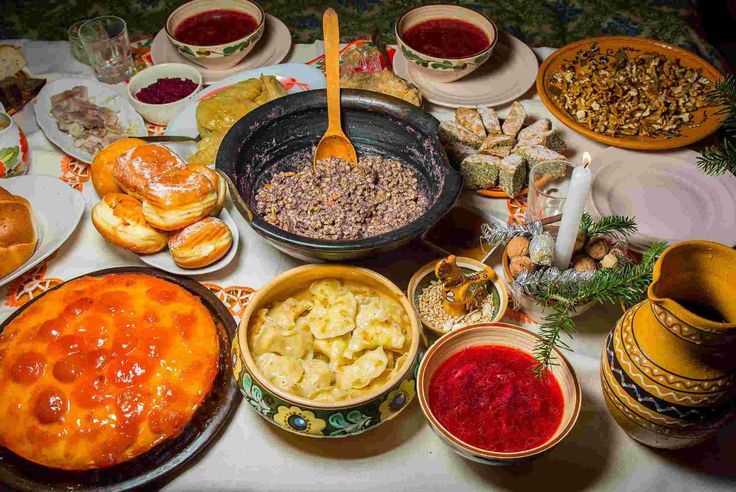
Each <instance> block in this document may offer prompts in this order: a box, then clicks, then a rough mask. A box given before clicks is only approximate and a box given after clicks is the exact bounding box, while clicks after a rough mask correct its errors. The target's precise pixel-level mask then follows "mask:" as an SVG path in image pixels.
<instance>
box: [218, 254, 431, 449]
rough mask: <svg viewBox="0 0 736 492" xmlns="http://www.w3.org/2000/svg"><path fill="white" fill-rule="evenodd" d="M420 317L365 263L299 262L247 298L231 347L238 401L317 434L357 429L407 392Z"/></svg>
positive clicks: (377, 420)
mask: <svg viewBox="0 0 736 492" xmlns="http://www.w3.org/2000/svg"><path fill="white" fill-rule="evenodd" d="M418 350H419V322H418V320H417V319H416V315H415V314H414V311H413V309H412V308H411V305H410V304H409V301H408V300H407V299H406V297H405V296H404V295H403V293H402V292H401V291H400V290H399V289H398V288H397V287H396V286H395V285H394V284H392V283H391V282H390V281H389V280H388V279H386V278H384V277H382V276H381V275H378V274H377V273H375V272H372V271H370V270H366V269H362V268H356V267H347V266H332V265H329V266H328V265H307V266H303V267H299V268H295V269H293V270H290V271H288V272H286V273H284V274H282V275H281V276H279V277H277V278H276V279H274V280H273V281H272V282H271V283H269V284H268V285H266V286H265V287H264V288H263V289H261V290H260V291H259V292H258V293H257V294H256V295H255V296H254V297H253V298H252V299H251V300H250V302H249V304H248V307H247V309H246V311H245V312H244V313H243V317H242V319H241V323H240V330H239V336H238V340H236V341H235V344H234V347H233V355H234V360H235V364H234V370H235V377H236V379H237V380H238V383H239V386H240V388H241V391H242V392H243V394H244V395H245V399H246V401H248V403H250V405H251V406H252V407H253V408H254V409H255V410H256V411H257V412H258V413H259V414H261V415H262V416H263V417H265V418H267V419H268V420H270V421H272V422H273V423H275V424H277V425H279V426H281V427H283V428H284V429H286V430H288V431H291V432H295V433H299V434H304V435H309V436H315V437H342V436H347V435H352V434H358V433H361V432H364V431H366V430H368V429H370V428H372V427H375V426H376V425H379V424H381V423H382V422H384V421H386V420H389V419H391V418H393V417H394V416H395V415H396V414H398V413H399V412H400V411H401V410H403V409H404V408H405V407H406V406H407V405H408V404H409V402H410V401H411V400H412V399H413V397H414V395H415V390H414V386H415V380H414V373H415V371H414V369H415V366H416V364H417V359H418Z"/></svg>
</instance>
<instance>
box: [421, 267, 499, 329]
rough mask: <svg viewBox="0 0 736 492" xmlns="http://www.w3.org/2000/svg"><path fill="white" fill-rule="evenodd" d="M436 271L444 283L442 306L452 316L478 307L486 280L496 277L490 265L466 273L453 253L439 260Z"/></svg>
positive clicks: (438, 277)
mask: <svg viewBox="0 0 736 492" xmlns="http://www.w3.org/2000/svg"><path fill="white" fill-rule="evenodd" d="M434 273H435V275H437V279H438V280H439V281H440V282H441V283H442V307H443V308H444V310H445V312H446V313H447V314H449V315H451V316H462V315H464V314H466V313H468V312H469V311H471V310H473V309H476V308H477V307H478V306H479V305H480V299H479V294H480V293H481V292H482V291H483V290H484V288H485V284H486V282H488V281H489V280H493V279H495V277H496V273H495V272H494V271H493V269H492V268H490V267H486V268H485V269H484V270H482V271H480V272H474V273H470V274H466V273H465V272H463V270H462V268H460V267H459V266H457V258H456V257H455V256H452V255H450V256H448V257H447V258H443V259H441V260H440V261H438V262H437V266H436V267H435V269H434Z"/></svg>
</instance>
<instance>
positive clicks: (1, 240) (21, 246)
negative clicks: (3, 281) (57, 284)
mask: <svg viewBox="0 0 736 492" xmlns="http://www.w3.org/2000/svg"><path fill="white" fill-rule="evenodd" d="M37 241H38V238H37V237H36V229H35V228H34V227H33V214H32V212H31V204H30V203H28V200H26V199H25V198H23V197H20V196H15V195H13V194H11V193H9V192H8V191H7V190H5V189H3V188H1V187H0V278H2V277H5V276H6V275H8V274H9V273H12V272H14V271H15V270H16V269H17V268H18V267H19V266H21V265H22V264H23V263H25V262H26V261H28V258H30V257H31V255H33V251H34V250H35V249H36V242H37Z"/></svg>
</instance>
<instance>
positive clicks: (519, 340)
mask: <svg viewBox="0 0 736 492" xmlns="http://www.w3.org/2000/svg"><path fill="white" fill-rule="evenodd" d="M540 340H541V338H540V337H539V335H537V334H535V333H533V332H532V331H531V330H528V329H526V328H522V327H520V326H516V325H511V324H508V323H490V324H478V325H472V326H466V327H464V328H460V329H458V330H455V331H453V332H451V333H448V334H447V335H445V336H443V337H442V338H440V339H439V340H438V341H437V342H435V343H434V344H433V345H432V346H431V347H429V349H428V350H427V352H426V353H425V354H424V358H423V359H422V362H421V363H420V364H419V372H418V374H417V396H418V399H419V405H420V407H421V408H422V412H423V413H424V416H425V417H426V418H427V420H428V421H429V425H430V427H431V428H432V430H433V431H434V432H435V434H437V435H438V436H439V437H440V438H441V439H442V442H443V443H445V444H446V445H447V446H449V447H450V448H451V449H452V450H453V451H454V452H456V453H457V454H459V455H460V456H462V457H463V458H466V459H469V460H471V461H475V462H477V463H483V464H486V465H508V464H514V463H520V462H523V461H528V460H531V459H533V458H537V457H539V456H540V455H541V454H543V453H545V452H547V451H549V450H550V449H552V448H553V447H555V446H556V445H557V444H559V443H560V441H562V440H563V439H564V438H565V436H567V434H568V433H569V432H570V430H572V428H573V426H574V425H575V422H576V421H577V419H578V416H579V414H580V406H581V400H582V392H581V389H580V383H579V382H578V380H577V377H576V376H575V371H574V370H573V368H572V366H571V365H570V363H569V362H568V361H567V359H565V357H564V356H563V355H562V353H561V352H560V351H559V350H558V349H556V348H555V349H554V352H555V356H556V357H557V363H558V364H557V365H555V366H552V367H550V369H549V370H550V372H551V373H552V375H553V376H554V377H555V378H556V379H557V382H558V383H559V385H560V389H561V390H562V396H563V400H564V410H563V415H562V421H561V422H560V425H559V426H558V428H557V430H556V431H555V432H554V434H553V435H552V436H551V437H550V439H548V440H547V442H545V443H544V444H542V445H540V446H537V447H535V448H532V449H527V450H525V451H518V452H513V453H504V452H495V451H488V450H485V449H481V448H477V447H475V446H471V445H469V444H466V443H465V442H463V441H461V440H460V439H458V438H457V437H455V436H454V435H452V434H451V433H450V432H449V431H448V430H447V429H445V428H444V427H443V426H442V424H440V423H439V422H438V421H437V419H436V418H435V417H434V415H433V414H432V410H431V409H430V407H429V398H428V393H429V385H430V381H431V380H432V377H433V375H434V373H435V371H436V370H437V368H438V367H439V366H440V365H441V364H442V363H443V362H445V361H446V360H447V359H448V358H449V357H450V356H452V355H454V354H456V353H457V352H459V351H461V350H463V349H465V348H468V347H472V346H477V345H503V346H507V347H512V348H515V349H519V350H521V351H523V352H526V353H528V354H532V353H533V351H534V347H535V346H536V344H537V343H538V342H539V341H540Z"/></svg>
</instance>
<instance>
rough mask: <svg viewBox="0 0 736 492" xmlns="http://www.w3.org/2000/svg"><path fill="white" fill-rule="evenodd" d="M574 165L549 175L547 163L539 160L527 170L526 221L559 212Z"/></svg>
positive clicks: (540, 218) (565, 196)
mask: <svg viewBox="0 0 736 492" xmlns="http://www.w3.org/2000/svg"><path fill="white" fill-rule="evenodd" d="M573 169H575V167H574V166H571V165H569V164H568V165H567V166H566V168H565V172H564V174H560V175H558V176H551V175H549V165H548V164H547V163H544V162H540V163H539V164H537V165H536V166H534V167H533V168H532V170H531V171H530V172H529V194H528V195H527V200H526V218H527V221H528V222H531V221H533V220H542V219H544V218H547V217H552V216H553V215H557V214H561V213H562V207H563V206H564V205H565V199H566V198H567V190H568V188H569V187H570V179H571V178H572V171H573Z"/></svg>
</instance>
